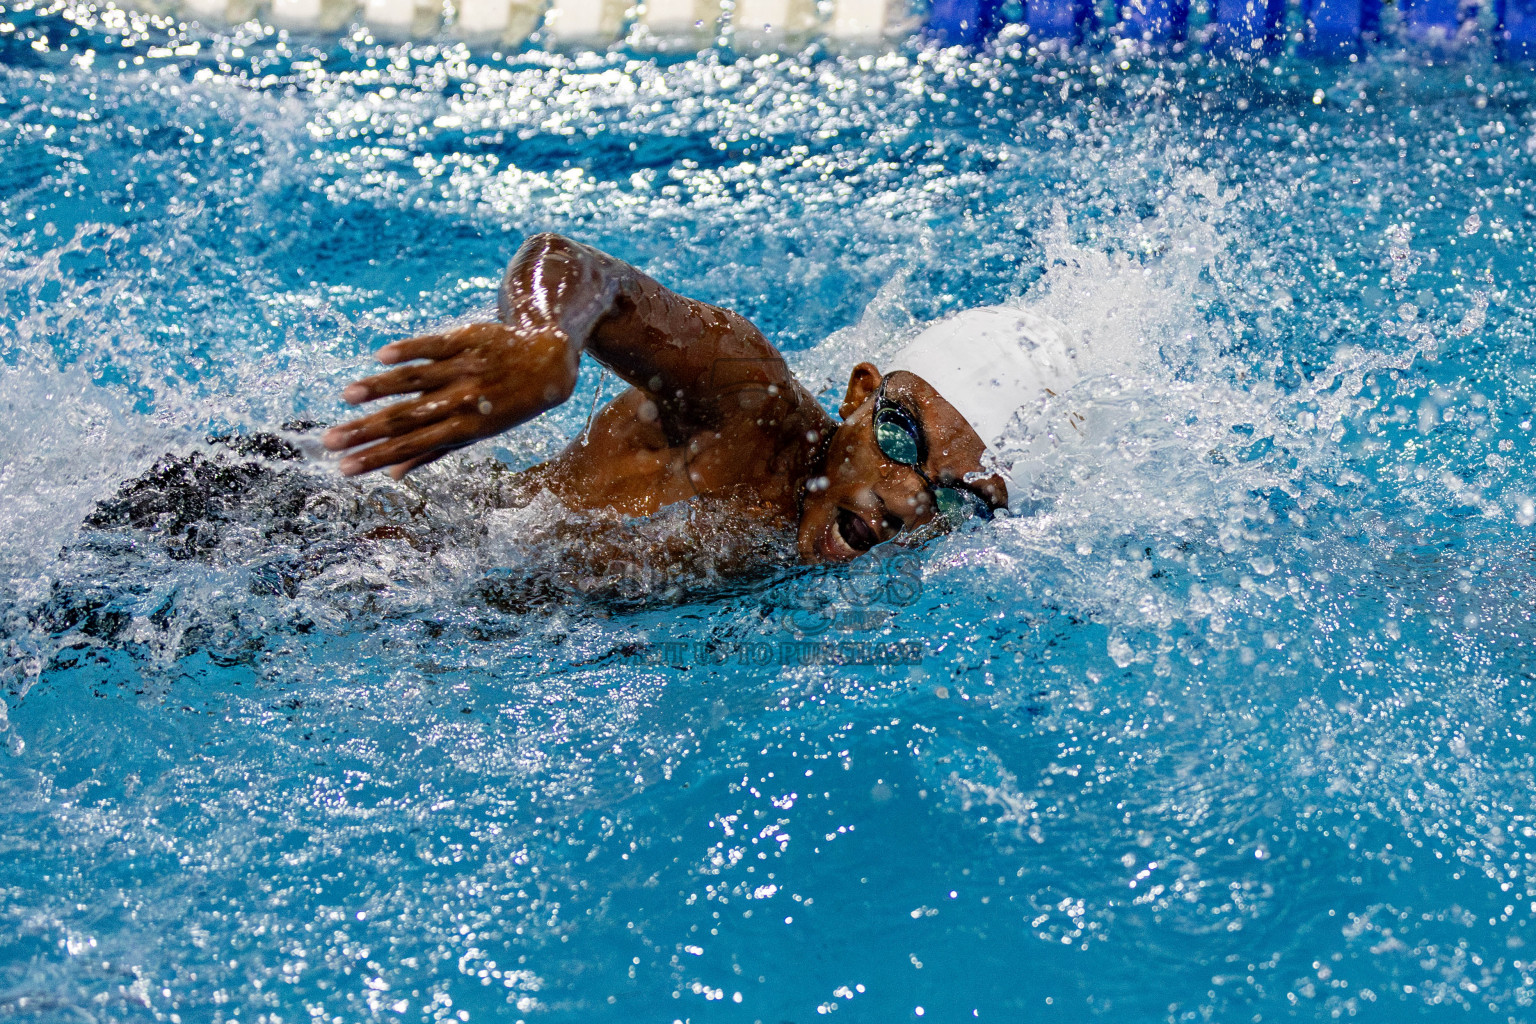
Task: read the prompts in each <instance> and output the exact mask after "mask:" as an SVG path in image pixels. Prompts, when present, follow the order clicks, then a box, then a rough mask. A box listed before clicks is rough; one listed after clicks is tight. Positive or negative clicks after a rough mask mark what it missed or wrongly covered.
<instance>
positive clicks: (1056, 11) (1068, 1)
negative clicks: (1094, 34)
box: [1024, 0, 1093, 42]
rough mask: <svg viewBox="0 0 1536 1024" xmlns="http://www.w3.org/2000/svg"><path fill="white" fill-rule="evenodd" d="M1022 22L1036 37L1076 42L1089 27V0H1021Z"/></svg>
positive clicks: (1091, 10)
mask: <svg viewBox="0 0 1536 1024" xmlns="http://www.w3.org/2000/svg"><path fill="white" fill-rule="evenodd" d="M1024 24H1025V25H1026V26H1027V27H1028V28H1029V33H1030V35H1032V36H1035V37H1036V38H1038V39H1059V40H1063V41H1066V42H1076V41H1078V40H1079V39H1081V38H1082V36H1083V33H1084V32H1087V31H1089V30H1090V29H1092V28H1093V3H1092V2H1091V0H1024Z"/></svg>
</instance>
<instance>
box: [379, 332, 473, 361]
mask: <svg viewBox="0 0 1536 1024" xmlns="http://www.w3.org/2000/svg"><path fill="white" fill-rule="evenodd" d="M470 334H471V332H467V331H464V330H457V331H450V332H449V333H447V334H423V335H422V336H421V337H419V338H404V339H402V340H400V341H392V342H390V343H389V344H388V345H385V346H384V347H383V348H381V349H379V350H378V351H377V352H375V353H374V357H375V358H376V359H378V361H379V362H381V363H383V364H385V365H386V366H393V365H394V364H395V363H405V362H409V361H411V360H412V359H447V358H448V357H449V356H456V355H458V354H459V353H460V352H462V351H464V349H465V348H467V347H469V345H470V344H471V343H472V341H473V338H472V337H471V336H470Z"/></svg>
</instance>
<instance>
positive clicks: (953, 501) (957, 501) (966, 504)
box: [933, 487, 990, 522]
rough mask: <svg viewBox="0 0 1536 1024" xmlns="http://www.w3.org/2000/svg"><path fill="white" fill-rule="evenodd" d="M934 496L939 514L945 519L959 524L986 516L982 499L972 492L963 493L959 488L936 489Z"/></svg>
mask: <svg viewBox="0 0 1536 1024" xmlns="http://www.w3.org/2000/svg"><path fill="white" fill-rule="evenodd" d="M933 496H934V499H935V500H936V501H937V502H938V503H939V507H938V514H939V516H940V517H941V518H943V519H948V520H951V521H954V522H958V521H960V520H962V519H969V518H971V517H972V516H975V515H985V514H986V512H984V511H983V507H984V506H983V504H982V501H981V499H980V498H979V497H977V496H976V495H974V494H972V493H971V492H970V491H962V490H960V489H959V488H958V487H935V488H934V489H933ZM987 511H990V509H987Z"/></svg>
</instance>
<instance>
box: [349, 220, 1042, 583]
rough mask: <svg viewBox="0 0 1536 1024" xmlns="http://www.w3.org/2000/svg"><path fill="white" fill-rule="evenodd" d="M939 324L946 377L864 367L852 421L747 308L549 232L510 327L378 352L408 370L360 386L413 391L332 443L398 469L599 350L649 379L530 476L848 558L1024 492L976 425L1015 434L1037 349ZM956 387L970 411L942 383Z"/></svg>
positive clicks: (849, 397) (506, 285) (563, 389)
mask: <svg viewBox="0 0 1536 1024" xmlns="http://www.w3.org/2000/svg"><path fill="white" fill-rule="evenodd" d="M975 312H983V311H973V313H975ZM1019 315H1022V316H1027V314H1019ZM994 319H995V318H994ZM982 326H983V328H984V329H982V330H981V331H980V334H981V335H987V333H988V332H987V330H986V329H985V328H986V326H987V325H982ZM992 326H994V327H995V325H992ZM931 333H932V332H930V333H929V334H925V335H924V336H923V337H922V338H919V340H918V343H915V344H914V345H912V346H909V347H908V349H907V350H904V352H905V353H907V354H908V355H909V356H910V358H909V359H908V360H906V361H905V362H906V364H907V365H921V366H923V367H925V368H928V367H931V369H929V370H927V376H928V377H933V378H936V381H930V380H929V379H925V376H923V375H919V374H918V373H916V372H913V371H912V370H905V369H903V370H893V371H891V372H889V373H886V374H882V373H881V371H880V370H879V369H878V368H877V367H876V366H875V365H874V364H873V363H869V362H861V363H859V364H858V365H856V366H855V367H854V368H853V370H852V372H851V374H850V375H849V378H848V387H847V391H846V394H845V395H844V397H843V400H842V403H841V407H840V408H839V414H840V416H841V419H842V422H841V423H838V422H837V421H835V420H834V419H833V418H832V417H831V416H830V415H828V414H827V413H826V411H825V410H823V409H822V408H821V406H820V405H819V404H818V403H817V401H816V399H815V397H814V396H813V395H812V394H811V393H810V392H809V391H808V390H807V389H806V388H805V387H803V386H802V385H801V384H800V382H799V381H797V380H796V379H795V377H794V375H793V374H792V373H791V372H790V371H789V368H788V367H787V366H786V364H785V362H784V358H783V357H782V356H781V355H780V354H779V352H778V351H777V350H776V349H775V348H774V347H773V345H771V344H770V343H769V342H768V340H767V339H766V338H764V337H763V334H762V332H761V331H759V330H758V329H757V328H756V327H754V326H753V325H752V324H751V323H750V322H748V321H747V320H746V319H745V318H744V317H742V316H740V315H738V314H736V313H733V312H731V311H730V310H726V309H721V308H719V307H716V306H710V305H707V304H706V303H703V302H698V301H695V300H693V299H688V298H685V297H683V296H681V295H677V294H676V293H674V292H672V291H669V290H668V289H667V288H665V287H663V286H662V285H660V284H659V283H657V282H656V281H654V280H652V279H651V278H650V277H647V276H646V275H645V274H643V273H641V272H640V271H638V270H636V269H635V268H634V267H631V266H629V265H627V264H625V263H623V262H622V261H620V260H617V259H615V258H613V257H611V256H608V255H605V254H604V253H601V252H599V251H597V250H596V249H593V248H591V247H589V246H586V245H582V244H580V243H577V242H573V241H571V240H570V239H567V238H563V237H561V236H559V235H554V234H541V235H536V236H534V237H532V238H530V239H529V240H528V241H527V242H526V243H524V245H523V246H522V247H521V248H520V249H519V250H518V252H517V254H516V256H514V257H513V259H512V262H511V264H510V265H509V267H508V269H507V272H506V276H505V278H504V279H503V281H502V284H501V290H500V294H499V300H498V313H497V320H496V321H495V322H492V323H477V324H471V325H468V326H465V327H459V328H457V329H454V330H451V331H447V332H444V333H441V334H431V335H424V336H422V337H418V338H411V339H408V340H404V341H397V342H392V343H391V344H388V345H386V346H384V347H383V348H382V349H380V350H379V352H378V353H377V356H378V359H379V361H380V362H382V363H385V364H387V365H390V366H394V367H395V368H394V369H390V370H387V371H385V372H383V373H379V374H376V375H374V376H371V377H367V378H364V379H363V380H360V381H358V382H356V383H354V384H352V385H350V386H348V387H347V388H346V390H345V391H344V392H343V395H342V397H343V398H344V399H345V400H346V401H347V402H348V403H349V404H352V405H360V404H362V403H365V402H371V401H374V400H376V399H380V398H385V397H388V396H395V395H412V396H413V397H410V398H407V399H405V400H404V401H399V402H395V403H394V404H392V405H389V406H387V407H386V408H384V409H381V410H379V411H377V412H374V413H371V414H370V415H366V416H362V417H359V418H357V419H354V420H352V421H350V422H348V423H344V424H342V425H340V426H337V427H333V428H332V429H330V430H329V431H327V432H326V434H325V435H324V439H323V440H324V443H325V445H326V447H328V448H330V449H331V450H333V451H339V452H344V453H345V455H344V457H343V458H342V460H341V467H340V468H341V471H342V473H343V474H345V475H348V476H353V475H357V474H362V473H368V472H371V471H373V470H377V469H386V468H387V469H388V471H389V473H390V475H391V476H393V477H394V478H395V479H397V480H398V479H400V478H401V477H403V476H404V475H405V474H406V473H408V472H410V471H411V470H412V469H415V468H416V467H418V466H423V465H426V464H427V463H429V462H432V461H434V460H435V459H439V458H441V457H442V456H444V455H446V454H448V453H449V452H452V451H454V450H456V449H458V448H462V447H464V446H466V445H469V444H473V443H474V442H476V441H480V440H483V439H485V438H488V437H492V436H494V435H496V434H499V433H501V432H502V431H504V430H508V429H510V428H512V427H515V426H517V425H518V424H520V423H524V422H526V421H528V420H530V419H532V418H533V417H535V416H538V415H539V414H540V413H543V412H545V411H547V410H549V409H552V408H554V407H555V406H557V405H559V404H561V403H562V402H564V401H566V400H567V399H568V398H570V397H571V394H572V392H573V390H574V389H575V386H576V379H577V369H578V364H579V362H580V359H581V354H582V353H583V352H587V353H589V354H591V355H592V357H593V358H594V359H596V360H597V361H598V362H599V363H601V364H602V365H603V366H605V367H607V368H608V369H609V370H611V371H613V373H615V374H616V375H617V376H619V377H620V378H621V379H623V380H624V381H625V382H626V383H628V384H629V385H630V387H629V389H628V390H627V391H625V392H624V393H623V394H621V395H620V396H619V397H618V398H616V399H614V400H613V401H612V402H609V403H608V404H607V405H606V406H605V407H604V408H603V409H602V411H601V412H599V413H598V414H597V415H596V417H595V418H594V420H593V422H592V423H591V425H590V428H589V430H588V431H587V433H586V435H585V437H584V438H583V439H582V441H581V442H580V443H576V442H573V443H572V444H570V445H569V446H568V447H567V448H566V449H565V450H564V451H563V452H561V453H560V454H559V455H558V456H556V457H555V458H553V459H551V460H549V461H548V462H545V463H543V464H541V465H538V466H535V467H533V468H532V469H531V470H529V471H528V476H529V478H530V480H531V481H532V482H535V483H536V484H538V485H539V486H542V487H544V488H547V489H548V490H549V491H551V492H552V493H553V494H554V495H555V496H556V497H558V498H559V499H560V500H561V501H562V502H564V503H565V504H566V505H567V506H569V507H572V508H576V509H582V510H600V509H607V510H612V511H616V512H619V513H622V514H626V515H630V516H646V515H650V514H651V513H654V512H656V511H658V510H659V509H661V508H663V507H664V506H667V505H671V504H673V503H675V502H680V501H687V500H690V499H692V498H695V497H699V498H708V499H713V500H712V501H711V502H710V503H709V504H710V507H711V508H713V509H716V510H718V511H717V514H719V515H723V516H731V517H735V519H734V522H735V523H736V524H738V525H739V527H740V528H741V529H743V530H751V529H755V528H764V527H790V528H793V530H794V533H795V545H796V548H797V550H798V553H799V556H800V559H801V560H802V561H804V562H808V563H818V562H843V561H849V560H851V559H854V558H856V557H858V556H859V555H861V554H863V553H864V552H866V551H868V550H870V549H871V548H873V547H874V546H875V545H877V544H880V543H882V542H884V541H887V540H890V539H892V538H893V537H895V536H896V535H897V534H899V533H901V532H902V531H913V530H917V529H920V528H923V527H926V526H928V525H929V524H931V523H934V522H935V521H936V520H939V521H941V522H952V521H955V520H957V519H960V518H964V517H967V516H971V515H982V516H987V517H990V516H991V514H992V512H993V510H995V509H1001V508H1004V507H1006V505H1007V502H1008V487H1007V481H1006V480H1005V479H1004V477H1003V476H1002V475H1001V474H999V473H996V472H991V471H989V470H987V469H986V468H984V467H983V463H982V457H983V453H984V452H985V451H986V448H987V442H986V441H985V440H984V439H983V437H982V435H981V434H980V433H978V429H977V428H978V426H981V427H982V429H984V430H986V431H987V432H988V433H993V434H995V433H997V432H998V430H999V428H1000V427H1001V426H1005V425H1006V422H1007V420H1008V419H1009V418H1010V417H1011V415H1012V411H1013V409H1014V408H1015V407H1016V406H1017V405H1018V404H1020V403H1021V401H1022V400H1023V396H1021V395H1019V394H1017V392H1018V391H1019V390H1020V387H1021V381H1026V380H1027V381H1028V382H1031V383H1038V382H1039V380H1040V379H1041V373H1040V372H1039V370H1038V368H1034V367H1031V366H1029V365H1028V360H1027V359H1024V363H1023V368H1022V371H1021V370H1020V359H1021V357H1020V356H1019V355H1018V354H1017V353H1016V352H1014V351H1012V350H1015V349H1017V347H1018V346H1017V345H1016V344H1010V343H1007V342H1003V341H999V339H998V338H997V337H995V335H996V334H997V331H996V330H995V329H994V330H993V331H992V335H993V336H992V337H991V344H990V347H986V346H984V347H983V351H982V352H981V353H979V356H980V358H979V359H978V360H973V361H972V363H969V364H968V363H966V362H965V361H964V358H963V357H957V355H956V353H955V349H956V346H955V344H954V341H953V338H952V337H949V336H938V335H934V336H932V337H930V335H931ZM972 333H976V332H972ZM924 339H928V340H927V341H926V342H925V341H924ZM1037 347H1038V346H1037ZM957 359H958V362H957ZM398 364H404V365H398ZM1010 367H1011V369H1010ZM1046 376H1049V374H1047V375H1046ZM946 380H948V381H952V382H953V386H954V389H955V393H963V397H964V399H965V401H963V402H961V403H959V404H962V405H965V406H966V407H967V409H968V412H969V413H970V417H971V419H970V420H969V421H968V419H967V416H965V415H962V414H961V413H960V411H958V409H957V408H956V406H955V405H952V404H951V403H950V401H949V400H947V399H946V398H945V397H944V396H943V395H941V394H940V393H939V390H938V389H937V387H936V386H935V383H936V382H937V383H940V384H942V383H943V382H944V381H946ZM988 388H991V389H993V390H994V391H998V389H1000V392H999V393H998V394H990V393H988V391H987V389H988ZM999 410H1002V412H1001V413H999Z"/></svg>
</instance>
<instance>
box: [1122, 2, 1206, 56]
mask: <svg viewBox="0 0 1536 1024" xmlns="http://www.w3.org/2000/svg"><path fill="white" fill-rule="evenodd" d="M1188 31H1189V0H1130V2H1129V3H1126V4H1124V5H1123V6H1122V7H1121V8H1120V37H1121V38H1122V39H1139V40H1141V41H1142V42H1145V43H1152V44H1154V45H1165V44H1168V43H1176V42H1179V41H1180V40H1182V39H1183V38H1184V36H1185V34H1186V33H1187V32H1188Z"/></svg>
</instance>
